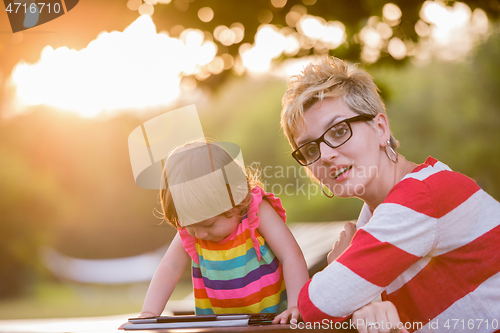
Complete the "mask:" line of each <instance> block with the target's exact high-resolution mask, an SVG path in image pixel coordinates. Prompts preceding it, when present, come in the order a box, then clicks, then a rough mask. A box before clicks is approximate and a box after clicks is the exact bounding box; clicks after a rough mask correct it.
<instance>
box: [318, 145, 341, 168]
mask: <svg viewBox="0 0 500 333" xmlns="http://www.w3.org/2000/svg"><path fill="white" fill-rule="evenodd" d="M319 151H320V153H321V156H320V160H321V162H323V163H330V162H331V161H332V160H333V159H335V158H336V157H337V156H338V155H339V154H338V152H337V149H335V148H332V147H330V146H328V145H327V144H326V143H324V142H321V143H320V144H319Z"/></svg>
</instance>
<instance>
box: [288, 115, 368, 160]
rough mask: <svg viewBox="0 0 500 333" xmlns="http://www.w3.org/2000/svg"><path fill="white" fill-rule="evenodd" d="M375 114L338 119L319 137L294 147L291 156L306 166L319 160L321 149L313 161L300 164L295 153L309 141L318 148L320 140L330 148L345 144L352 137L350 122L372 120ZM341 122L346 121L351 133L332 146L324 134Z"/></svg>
mask: <svg viewBox="0 0 500 333" xmlns="http://www.w3.org/2000/svg"><path fill="white" fill-rule="evenodd" d="M375 116H376V115H373V114H361V115H359V116H354V117H351V118H347V119H344V120H342V121H339V122H338V123H335V124H333V125H332V126H330V127H328V129H327V130H326V131H325V132H324V133H323V134H322V135H321V136H320V137H319V138H317V139H316V140H311V141H308V142H306V143H304V144H302V145H300V146H299V147H298V148H297V149H295V150H294V151H293V152H292V157H293V158H294V159H295V160H296V161H297V162H298V163H299V164H300V165H302V166H308V165H311V164H313V163H314V162H316V161H317V160H319V159H320V158H321V150H320V152H319V156H318V158H317V159H315V160H314V161H312V162H309V163H307V164H302V163H301V162H300V161H299V159H298V158H297V154H298V153H299V152H300V149H301V148H302V147H304V146H306V145H308V144H311V143H313V142H314V143H316V144H317V145H318V148H319V145H320V144H321V142H324V143H325V144H326V145H327V146H328V147H330V148H338V147H340V146H342V145H343V144H345V143H346V142H347V141H349V140H350V139H351V137H352V127H351V123H355V122H358V121H370V120H372V119H373V118H375ZM341 123H346V124H347V126H348V127H349V130H350V131H351V135H349V137H348V138H347V139H346V140H345V141H344V142H342V143H341V144H340V145H337V146H334V145H332V144H331V143H330V142H328V141H326V140H325V134H326V133H328V131H330V130H331V129H332V128H334V127H335V126H338V125H339V124H341Z"/></svg>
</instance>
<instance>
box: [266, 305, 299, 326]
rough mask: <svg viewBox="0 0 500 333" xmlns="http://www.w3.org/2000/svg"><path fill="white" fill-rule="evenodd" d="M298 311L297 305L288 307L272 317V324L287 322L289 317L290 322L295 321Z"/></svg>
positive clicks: (297, 317) (297, 318)
mask: <svg viewBox="0 0 500 333" xmlns="http://www.w3.org/2000/svg"><path fill="white" fill-rule="evenodd" d="M299 317H300V313H299V309H298V308H297V307H290V308H288V309H286V310H285V311H283V312H282V313H280V314H279V315H277V316H276V317H274V319H273V324H287V323H288V322H289V321H288V319H290V323H296V322H297V321H298V320H299Z"/></svg>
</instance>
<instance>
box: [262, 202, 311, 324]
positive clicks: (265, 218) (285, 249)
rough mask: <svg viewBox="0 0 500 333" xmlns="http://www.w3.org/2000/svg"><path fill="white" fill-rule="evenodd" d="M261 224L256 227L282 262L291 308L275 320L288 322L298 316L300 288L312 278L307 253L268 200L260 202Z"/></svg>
mask: <svg viewBox="0 0 500 333" xmlns="http://www.w3.org/2000/svg"><path fill="white" fill-rule="evenodd" d="M257 215H258V216H259V217H260V224H259V227H258V228H257V230H258V231H259V233H260V234H261V235H262V237H264V239H265V240H266V242H267V244H269V247H270V248H271V250H272V251H273V253H274V254H275V255H276V257H277V258H278V260H279V261H280V262H281V264H282V265H283V276H284V278H285V285H286V293H287V298H288V309H287V310H286V311H284V312H283V313H281V314H280V315H278V316H276V318H275V319H274V321H273V323H282V324H285V323H287V322H288V320H289V319H290V321H292V322H293V321H297V320H298V319H299V310H298V308H297V299H298V296H299V292H300V289H301V288H302V286H304V284H305V283H306V282H307V281H308V280H309V274H308V272H307V266H306V262H305V260H304V255H303V254H302V251H301V250H300V247H299V245H298V244H297V242H296V241H295V238H294V237H293V235H292V233H291V232H290V230H289V229H288V227H287V226H286V224H285V223H284V222H283V220H282V219H281V217H280V216H279V215H278V213H276V211H275V210H274V208H273V207H272V206H271V204H270V203H269V202H267V200H262V202H261V203H260V204H259V213H258V214H257Z"/></svg>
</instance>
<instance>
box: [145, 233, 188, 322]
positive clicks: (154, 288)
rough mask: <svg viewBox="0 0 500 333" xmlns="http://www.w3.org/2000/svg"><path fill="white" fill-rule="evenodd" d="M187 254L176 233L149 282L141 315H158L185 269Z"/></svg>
mask: <svg viewBox="0 0 500 333" xmlns="http://www.w3.org/2000/svg"><path fill="white" fill-rule="evenodd" d="M188 262H189V255H188V254H187V252H186V251H185V250H184V247H183V246H182V241H181V237H180V236H179V233H177V234H176V235H175V237H174V239H173V241H172V243H170V246H169V247H168V250H167V252H166V253H165V255H164V256H163V259H162V260H161V262H160V265H159V266H158V268H157V269H156V272H155V274H154V276H153V279H152V280H151V283H150V284H149V288H148V292H147V294H146V298H145V300H144V304H143V306H142V311H141V316H159V315H160V314H161V313H162V312H163V309H164V308H165V305H166V304H167V301H168V299H169V298H170V296H171V295H172V292H173V291H174V288H175V286H176V285H177V282H179V279H180V277H181V275H182V273H183V272H184V269H186V266H187V264H188Z"/></svg>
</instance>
